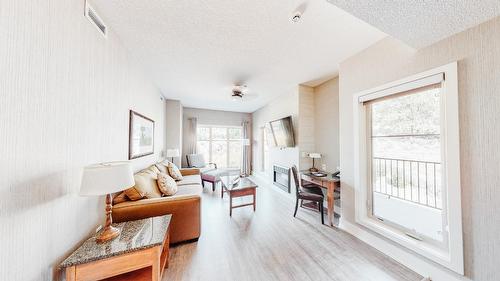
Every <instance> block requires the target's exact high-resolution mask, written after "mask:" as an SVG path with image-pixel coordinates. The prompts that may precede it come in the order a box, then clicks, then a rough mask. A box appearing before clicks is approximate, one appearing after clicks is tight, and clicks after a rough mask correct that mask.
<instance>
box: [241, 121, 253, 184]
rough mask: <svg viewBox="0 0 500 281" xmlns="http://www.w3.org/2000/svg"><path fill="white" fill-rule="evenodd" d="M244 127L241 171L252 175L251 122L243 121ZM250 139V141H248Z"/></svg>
mask: <svg viewBox="0 0 500 281" xmlns="http://www.w3.org/2000/svg"><path fill="white" fill-rule="evenodd" d="M241 125H242V127H243V140H244V141H243V148H242V151H243V157H242V158H241V160H242V165H241V172H242V173H243V174H245V175H250V174H251V173H252V154H251V153H252V150H251V149H252V146H251V145H252V140H251V139H250V134H251V133H250V130H251V128H250V122H248V121H243V122H242V124H241ZM247 140H248V141H247Z"/></svg>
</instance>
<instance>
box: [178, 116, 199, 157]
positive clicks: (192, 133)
mask: <svg viewBox="0 0 500 281" xmlns="http://www.w3.org/2000/svg"><path fill="white" fill-rule="evenodd" d="M187 127H188V130H187V135H186V142H185V144H186V148H185V150H184V152H185V153H186V154H195V153H196V150H197V149H196V142H197V137H196V135H197V130H198V119H197V118H196V117H192V118H188V124H187ZM182 161H183V162H185V161H186V159H185V157H183V159H182ZM186 165H187V163H186Z"/></svg>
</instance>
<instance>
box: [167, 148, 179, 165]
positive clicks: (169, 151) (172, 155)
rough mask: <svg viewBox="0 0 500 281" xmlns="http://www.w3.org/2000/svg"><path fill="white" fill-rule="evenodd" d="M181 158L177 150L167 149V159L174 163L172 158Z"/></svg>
mask: <svg viewBox="0 0 500 281" xmlns="http://www.w3.org/2000/svg"><path fill="white" fill-rule="evenodd" d="M179 156H181V154H180V152H179V149H178V148H172V149H167V158H170V159H171V160H172V161H170V162H174V158H176V157H179Z"/></svg>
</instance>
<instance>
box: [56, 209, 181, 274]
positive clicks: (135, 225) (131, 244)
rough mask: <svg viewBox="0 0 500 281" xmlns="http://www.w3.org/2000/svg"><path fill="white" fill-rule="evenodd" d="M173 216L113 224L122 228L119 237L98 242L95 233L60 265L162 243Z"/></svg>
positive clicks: (106, 256)
mask: <svg viewBox="0 0 500 281" xmlns="http://www.w3.org/2000/svg"><path fill="white" fill-rule="evenodd" d="M171 218H172V215H164V216H158V217H152V218H147V219H141V220H135V221H128V222H122V223H117V224H113V226H114V227H117V228H119V229H120V230H121V233H120V235H119V236H118V237H116V238H115V239H113V240H111V241H108V242H105V243H97V242H96V237H97V235H98V233H96V234H94V235H93V236H92V237H90V238H89V239H87V241H85V242H83V244H82V245H81V246H80V247H78V249H76V250H75V251H74V252H73V253H72V254H71V255H70V256H69V257H68V258H66V259H65V260H64V261H63V262H62V263H61V265H60V266H59V267H60V268H66V267H70V266H75V265H79V264H84V263H89V262H93V261H97V260H102V259H106V258H110V257H113V256H118V255H121V254H125V253H130V252H134V251H139V250H143V249H148V248H152V247H155V246H159V245H162V243H163V241H164V239H165V235H166V233H167V230H168V227H169V225H170V220H171Z"/></svg>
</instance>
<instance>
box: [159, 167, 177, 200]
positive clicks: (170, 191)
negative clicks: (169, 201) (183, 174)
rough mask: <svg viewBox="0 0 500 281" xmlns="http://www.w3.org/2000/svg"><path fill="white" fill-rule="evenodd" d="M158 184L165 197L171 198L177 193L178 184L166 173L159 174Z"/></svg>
mask: <svg viewBox="0 0 500 281" xmlns="http://www.w3.org/2000/svg"><path fill="white" fill-rule="evenodd" d="M157 182H158V188H159V189H160V191H161V193H163V194H164V195H165V196H171V195H174V194H175V193H177V183H176V182H175V180H174V179H173V178H172V177H171V176H169V175H167V174H165V173H159V174H158V180H157Z"/></svg>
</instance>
